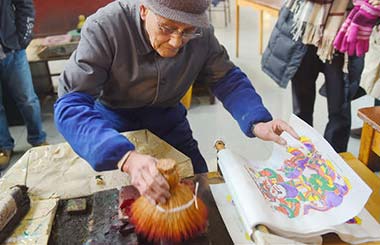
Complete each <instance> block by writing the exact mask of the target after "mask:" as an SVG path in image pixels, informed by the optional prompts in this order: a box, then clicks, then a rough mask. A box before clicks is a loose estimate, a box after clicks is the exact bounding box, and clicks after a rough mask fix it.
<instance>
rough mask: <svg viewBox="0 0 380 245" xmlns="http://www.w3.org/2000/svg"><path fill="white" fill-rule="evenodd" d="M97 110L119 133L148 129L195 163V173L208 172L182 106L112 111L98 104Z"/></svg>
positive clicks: (96, 104) (96, 105)
mask: <svg viewBox="0 0 380 245" xmlns="http://www.w3.org/2000/svg"><path fill="white" fill-rule="evenodd" d="M95 109H96V110H98V111H99V112H100V113H101V115H102V117H103V119H105V120H107V121H109V123H110V126H111V127H112V128H114V129H116V130H117V131H119V132H124V131H132V130H139V129H148V130H149V131H151V132H152V133H154V134H155V135H157V136H158V137H160V138H161V139H163V140H164V141H166V142H167V143H169V144H170V145H172V146H173V147H175V148H176V149H177V150H179V151H180V152H182V153H183V154H185V155H186V156H188V157H189V158H190V159H191V161H192V164H193V168H194V172H195V173H204V172H207V171H208V169H207V164H206V161H205V159H204V158H203V157H202V155H201V153H200V151H199V148H198V143H197V141H196V140H195V139H194V138H193V133H192V131H191V128H190V124H189V122H188V120H187V118H186V115H187V111H186V109H185V107H184V106H183V105H182V104H180V103H179V104H178V105H177V106H174V107H166V108H159V107H145V108H138V109H111V108H108V107H106V106H104V105H103V104H102V103H101V102H99V101H97V102H96V103H95Z"/></svg>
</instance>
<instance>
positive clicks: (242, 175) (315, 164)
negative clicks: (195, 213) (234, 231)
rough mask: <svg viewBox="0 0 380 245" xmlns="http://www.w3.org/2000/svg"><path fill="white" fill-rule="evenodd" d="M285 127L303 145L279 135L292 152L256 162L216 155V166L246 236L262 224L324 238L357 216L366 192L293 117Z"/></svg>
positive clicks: (276, 150) (291, 233) (279, 149)
mask: <svg viewBox="0 0 380 245" xmlns="http://www.w3.org/2000/svg"><path fill="white" fill-rule="evenodd" d="M289 123H290V125H291V126H292V127H293V128H294V129H295V130H296V131H297V133H298V134H299V135H300V136H305V137H303V138H302V141H303V143H301V142H299V141H297V140H296V139H294V140H292V139H291V137H289V135H283V136H284V137H285V138H286V139H287V141H288V146H290V147H293V148H287V147H283V146H279V145H275V146H274V150H273V153H272V156H271V157H270V158H269V159H268V160H266V161H260V162H257V161H250V162H249V161H247V160H246V159H244V158H243V157H240V156H237V155H236V154H234V153H233V152H231V151H230V150H228V149H226V150H222V151H220V152H219V153H218V162H219V166H220V169H221V171H222V173H223V175H224V179H225V181H226V183H227V186H228V188H229V190H230V192H231V195H232V196H233V199H234V200H235V204H236V206H237V209H238V210H239V213H240V214H241V216H242V221H243V223H244V225H245V227H246V229H247V230H252V227H255V226H256V225H257V224H264V225H266V226H268V227H269V228H270V229H272V230H274V231H275V232H277V233H278V234H281V235H284V236H298V237H310V236H315V235H318V234H324V233H326V232H328V231H332V230H334V229H333V228H332V226H336V225H340V224H343V223H344V222H345V221H347V220H349V219H351V218H352V217H354V216H355V215H357V214H358V213H359V212H360V211H361V210H362V209H363V207H364V205H365V203H366V202H367V200H368V198H369V195H370V193H371V189H370V188H369V187H368V186H367V185H366V184H365V183H364V182H363V181H362V180H361V179H360V177H358V176H357V174H356V173H355V172H354V171H353V170H352V169H351V168H350V167H349V166H348V165H347V164H346V163H345V162H344V160H343V159H342V158H341V157H340V156H339V155H338V154H337V153H336V152H335V151H334V150H333V149H332V147H331V146H330V145H329V144H328V143H327V142H326V141H325V140H324V139H323V138H322V137H321V136H320V135H319V134H318V133H317V132H316V131H315V130H314V129H313V128H311V127H310V126H308V125H307V124H305V123H304V122H303V121H302V120H300V119H298V118H297V117H296V116H292V117H291V119H290V121H289ZM313 145H314V146H315V149H316V151H315V149H314V150H313V149H312V147H313ZM291 153H292V154H291ZM302 154H303V155H302ZM318 154H320V156H319V157H318ZM294 159H296V160H297V161H295V160H294ZM305 159H306V163H303V164H301V163H302V161H301V160H305ZM316 159H318V161H317V160H316ZM286 160H287V165H285V164H284V163H285V161H286ZM327 160H329V162H328V161H327ZM281 167H282V168H281ZM264 168H269V169H265V170H264ZM297 171H298V173H297ZM295 176H296V177H295ZM297 176H298V177H297ZM310 187H313V188H311V189H310ZM308 188H309V189H308ZM316 190H318V191H316ZM264 193H266V196H265V197H264ZM275 208H277V209H275ZM281 210H282V211H284V212H281ZM289 210H290V211H289Z"/></svg>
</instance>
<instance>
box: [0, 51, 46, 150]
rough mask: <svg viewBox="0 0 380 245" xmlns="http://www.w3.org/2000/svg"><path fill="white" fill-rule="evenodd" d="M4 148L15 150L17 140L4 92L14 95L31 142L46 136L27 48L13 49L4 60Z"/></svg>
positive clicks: (0, 144)
mask: <svg viewBox="0 0 380 245" xmlns="http://www.w3.org/2000/svg"><path fill="white" fill-rule="evenodd" d="M0 85H1V86H0V149H3V150H12V149H13V148H14V140H13V138H12V136H11V134H10V132H9V129H8V122H7V118H6V114H5V110H4V106H3V96H11V97H12V98H13V100H14V101H15V103H16V106H17V108H18V109H19V111H20V113H21V115H22V117H23V119H24V122H25V124H26V128H27V133H28V137H27V140H28V143H30V144H31V145H38V144H41V143H42V142H44V141H45V140H46V133H45V132H44V131H43V130H42V121H41V109H40V102H39V100H38V97H37V95H36V94H35V92H34V88H33V82H32V76H31V73H30V68H29V63H28V60H27V58H26V52H25V50H18V51H14V52H10V53H8V54H7V55H6V58H5V59H3V60H0Z"/></svg>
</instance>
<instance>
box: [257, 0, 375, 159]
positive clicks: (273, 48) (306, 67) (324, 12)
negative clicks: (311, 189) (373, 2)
mask: <svg viewBox="0 0 380 245" xmlns="http://www.w3.org/2000/svg"><path fill="white" fill-rule="evenodd" d="M364 4H366V6H368V5H369V4H370V3H369V1H368V0H356V1H348V0H330V1H321V0H288V1H287V2H286V4H285V6H284V7H283V8H282V10H281V12H280V17H279V19H278V21H277V23H276V26H275V28H274V30H273V32H272V35H271V37H270V40H269V44H268V47H267V49H266V50H265V52H264V55H263V58H262V69H263V71H264V72H265V73H267V74H268V75H269V76H270V77H271V78H272V79H274V80H275V81H276V82H277V83H278V84H279V86H281V87H286V86H287V84H288V82H289V80H291V81H292V96H293V112H294V113H295V114H296V115H297V116H299V117H300V118H301V119H303V120H304V121H306V122H307V123H308V124H310V125H311V126H313V113H314V103H315V98H316V80H317V78H318V75H319V73H323V74H324V77H325V82H326V93H327V107H328V123H327V125H326V128H325V132H324V138H325V139H326V140H327V141H328V142H329V143H330V144H331V146H332V147H333V148H334V149H335V151H337V152H345V151H346V150H347V145H348V140H349V135H350V128H351V103H350V101H351V96H352V95H351V93H352V94H354V93H355V91H347V86H346V83H347V82H346V81H345V77H347V78H348V79H349V80H350V83H356V84H357V85H358V84H359V81H360V76H361V72H362V70H363V67H364V58H363V55H364V53H365V52H366V41H367V40H368V39H369V35H368V36H367V35H365V33H363V31H362V29H363V28H366V27H367V25H372V22H373V21H372V19H373V18H372V16H371V15H369V17H367V19H366V18H365V19H363V18H362V16H366V13H365V10H364V9H362V8H361V7H362V5H364ZM350 5H351V8H350ZM347 10H350V12H349V14H348V17H347V18H346V20H345V13H346V12H348V11H347ZM370 17H371V18H370ZM366 20H368V21H366ZM344 21H345V22H344ZM343 22H344V24H343ZM351 23H352V24H355V25H356V29H359V34H360V38H356V36H357V35H353V34H352V33H350V30H351V29H349V31H347V29H348V28H347V27H348V26H349V25H350V24H351ZM352 29H354V28H352ZM346 33H349V34H350V35H349V38H347V36H346ZM337 37H339V38H340V39H339V40H340V42H338V44H344V45H342V46H340V48H341V49H338V51H337V52H334V51H335V50H334V48H336V49H337V46H336V44H337V42H336V38H337ZM334 40H335V42H334ZM348 47H349V49H348ZM347 49H348V50H347ZM339 51H340V52H339ZM345 53H347V54H348V72H349V73H348V75H345V74H344V72H343V67H344V65H345ZM357 87H358V86H357Z"/></svg>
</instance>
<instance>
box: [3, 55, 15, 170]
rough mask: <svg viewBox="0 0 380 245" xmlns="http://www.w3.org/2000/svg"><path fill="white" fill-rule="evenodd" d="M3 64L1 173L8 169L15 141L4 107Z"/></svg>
mask: <svg viewBox="0 0 380 245" xmlns="http://www.w3.org/2000/svg"><path fill="white" fill-rule="evenodd" d="M2 62H3V61H1V60H0V171H1V170H4V169H6V168H7V167H8V165H9V161H10V159H11V153H12V150H13V148H14V140H13V138H12V136H11V134H10V133H9V128H8V121H7V116H6V113H5V109H4V105H3V101H4V97H3V86H4V84H3V80H4V79H3V74H4V72H5V70H4V68H3V64H2Z"/></svg>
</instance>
